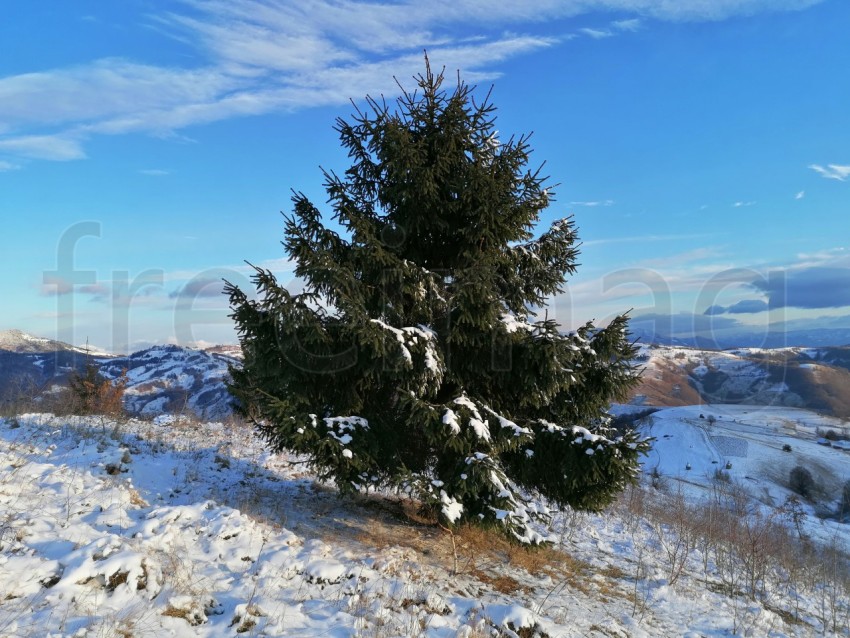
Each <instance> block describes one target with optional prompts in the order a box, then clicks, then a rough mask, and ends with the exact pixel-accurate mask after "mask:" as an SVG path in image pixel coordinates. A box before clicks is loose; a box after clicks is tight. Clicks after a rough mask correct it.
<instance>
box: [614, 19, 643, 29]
mask: <svg viewBox="0 0 850 638" xmlns="http://www.w3.org/2000/svg"><path fill="white" fill-rule="evenodd" d="M611 26H612V27H613V28H614V29H617V31H638V30H640V28H641V27H642V26H643V22H642V21H641V20H640V18H630V19H628V20H614V22H612V23H611Z"/></svg>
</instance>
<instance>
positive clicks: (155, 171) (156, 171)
mask: <svg viewBox="0 0 850 638" xmlns="http://www.w3.org/2000/svg"><path fill="white" fill-rule="evenodd" d="M139 173H141V174H142V175H149V176H151V177H163V176H165V175H170V174H171V173H170V172H168V171H166V170H163V169H161V168H143V169H141V170H140V171H139Z"/></svg>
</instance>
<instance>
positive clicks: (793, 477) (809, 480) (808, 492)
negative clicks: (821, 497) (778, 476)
mask: <svg viewBox="0 0 850 638" xmlns="http://www.w3.org/2000/svg"><path fill="white" fill-rule="evenodd" d="M788 487H789V488H790V489H791V491H793V492H796V493H797V494H799V495H800V496H802V497H803V498H806V499H811V498H812V497H813V496H814V492H815V479H814V477H813V476H812V473H811V472H809V470H807V469H806V468H804V467H803V466H802V465H796V466H794V467H793V468H792V469H791V472H790V474H789V475H788Z"/></svg>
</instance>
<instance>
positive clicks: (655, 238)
mask: <svg viewBox="0 0 850 638" xmlns="http://www.w3.org/2000/svg"><path fill="white" fill-rule="evenodd" d="M711 236H712V235H710V234H706V233H694V234H683V235H634V236H630V237H612V238H610V239H591V240H590V241H586V242H582V245H583V246H601V245H603V244H626V243H635V242H638V243H641V242H659V241H684V240H688V239H705V238H707V237H711Z"/></svg>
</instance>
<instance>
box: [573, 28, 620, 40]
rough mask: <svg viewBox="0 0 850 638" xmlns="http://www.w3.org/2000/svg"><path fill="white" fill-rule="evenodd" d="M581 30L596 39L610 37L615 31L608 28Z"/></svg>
mask: <svg viewBox="0 0 850 638" xmlns="http://www.w3.org/2000/svg"><path fill="white" fill-rule="evenodd" d="M579 31H581V32H582V33H583V34H584V35H586V36H589V37H591V38H593V39H594V40H602V39H603V38H610V37H611V36H613V35H614V34H613V32H611V31H608V29H579Z"/></svg>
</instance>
